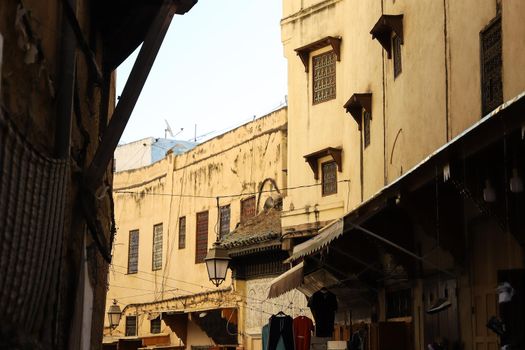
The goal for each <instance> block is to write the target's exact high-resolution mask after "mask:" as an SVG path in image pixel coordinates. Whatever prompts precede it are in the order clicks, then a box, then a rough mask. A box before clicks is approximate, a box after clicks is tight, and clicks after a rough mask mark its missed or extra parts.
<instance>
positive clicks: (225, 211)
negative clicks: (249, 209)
mask: <svg viewBox="0 0 525 350" xmlns="http://www.w3.org/2000/svg"><path fill="white" fill-rule="evenodd" d="M220 216H221V217H220V222H221V225H220V230H219V236H220V237H223V236H224V235H225V234H228V233H230V206H229V205H224V206H222V207H221V209H220Z"/></svg>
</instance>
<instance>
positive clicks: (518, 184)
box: [510, 168, 523, 193]
mask: <svg viewBox="0 0 525 350" xmlns="http://www.w3.org/2000/svg"><path fill="white" fill-rule="evenodd" d="M510 191H511V192H512V193H521V192H523V180H522V179H521V177H520V176H519V175H518V169H516V168H513V169H512V177H511V178H510Z"/></svg>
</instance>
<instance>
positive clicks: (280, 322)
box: [263, 312, 295, 350]
mask: <svg viewBox="0 0 525 350" xmlns="http://www.w3.org/2000/svg"><path fill="white" fill-rule="evenodd" d="M267 326H268V343H267V344H268V345H267V348H263V349H264V350H295V349H294V337H293V319H292V318H291V317H290V316H288V315H286V314H284V313H283V312H279V313H278V314H277V315H272V316H271V317H270V320H269V322H268V325H267ZM263 331H264V327H263ZM263 335H264V334H263ZM263 346H264V344H263Z"/></svg>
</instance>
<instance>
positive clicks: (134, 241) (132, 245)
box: [128, 230, 139, 273]
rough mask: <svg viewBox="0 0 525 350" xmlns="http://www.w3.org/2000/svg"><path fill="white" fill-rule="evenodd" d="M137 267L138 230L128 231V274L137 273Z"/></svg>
mask: <svg viewBox="0 0 525 350" xmlns="http://www.w3.org/2000/svg"><path fill="white" fill-rule="evenodd" d="M138 265H139V230H132V231H129V244H128V273H137V271H138Z"/></svg>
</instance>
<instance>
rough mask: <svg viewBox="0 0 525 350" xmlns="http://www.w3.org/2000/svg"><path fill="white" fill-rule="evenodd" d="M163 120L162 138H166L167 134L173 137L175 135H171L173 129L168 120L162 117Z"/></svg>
mask: <svg viewBox="0 0 525 350" xmlns="http://www.w3.org/2000/svg"><path fill="white" fill-rule="evenodd" d="M164 121H165V122H166V129H164V138H165V139H167V138H168V134H169V135H170V136H171V137H172V138H173V137H175V136H173V131H172V130H171V126H170V123H168V121H167V120H166V119H164Z"/></svg>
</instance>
